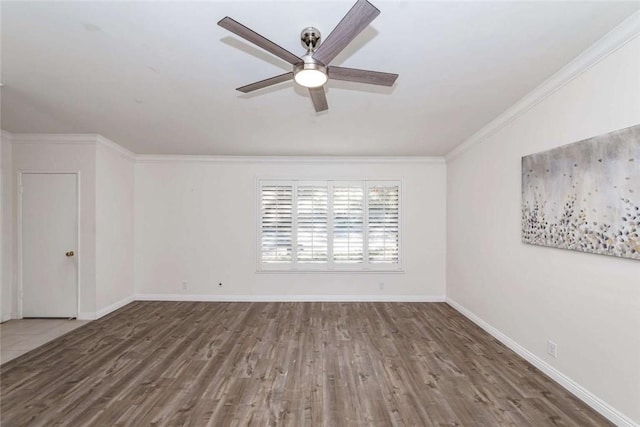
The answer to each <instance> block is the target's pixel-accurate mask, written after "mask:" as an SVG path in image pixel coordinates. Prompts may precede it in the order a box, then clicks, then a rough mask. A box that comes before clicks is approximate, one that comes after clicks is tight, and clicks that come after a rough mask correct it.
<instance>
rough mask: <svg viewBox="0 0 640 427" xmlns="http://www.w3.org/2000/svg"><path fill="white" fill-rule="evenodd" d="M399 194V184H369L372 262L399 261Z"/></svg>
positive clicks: (369, 227)
mask: <svg viewBox="0 0 640 427" xmlns="http://www.w3.org/2000/svg"><path fill="white" fill-rule="evenodd" d="M399 196H400V188H399V186H398V185H388V184H387V185H377V184H373V183H372V184H370V185H369V190H368V217H369V222H368V241H369V247H368V249H369V262H370V263H372V264H381V263H396V264H397V263H398V257H399V202H400V200H399V199H400V197H399Z"/></svg>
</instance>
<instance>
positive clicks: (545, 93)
mask: <svg viewBox="0 0 640 427" xmlns="http://www.w3.org/2000/svg"><path fill="white" fill-rule="evenodd" d="M638 35H640V12H636V13H634V14H633V15H631V16H630V17H629V18H627V19H626V20H624V21H623V22H622V23H621V24H620V25H618V26H617V27H615V28H614V29H613V30H611V31H609V32H608V33H607V34H605V35H604V37H602V38H601V39H600V40H598V41H597V42H596V43H594V44H593V45H592V46H590V47H589V48H587V49H586V50H585V51H584V52H582V53H581V54H580V55H578V56H577V57H576V58H574V59H573V60H572V61H571V62H569V63H568V64H567V65H565V66H564V67H562V68H561V69H560V70H559V71H557V72H556V73H555V74H553V75H552V76H551V77H549V78H548V79H546V80H545V81H543V82H542V83H541V84H540V85H538V86H537V87H536V88H535V89H533V90H532V91H531V92H529V93H528V94H527V95H525V96H524V98H522V99H520V100H519V101H518V102H516V103H515V104H514V105H512V106H511V107H510V108H508V109H507V110H506V111H505V112H503V113H502V114H500V115H499V116H498V117H496V118H495V119H493V120H492V121H491V122H489V124H487V125H486V126H484V127H483V128H481V129H480V130H479V131H477V132H476V133H474V134H473V135H472V136H470V137H469V138H468V139H466V140H465V141H464V142H462V143H461V144H460V145H458V146H456V147H455V148H454V149H453V150H451V151H449V153H447V154H446V155H445V159H446V161H447V162H449V161H451V160H453V159H454V158H456V157H457V156H458V155H460V154H462V153H463V152H465V151H467V150H468V149H469V148H471V147H473V146H474V145H476V144H479V143H482V142H483V141H485V140H486V139H487V138H488V137H490V136H492V135H494V134H495V133H497V132H498V131H500V130H501V129H502V128H504V127H506V126H507V125H509V124H510V123H511V122H513V121H514V120H516V119H517V118H518V117H520V116H521V115H522V114H524V113H526V112H527V111H529V110H530V109H531V108H533V107H534V106H536V105H537V104H538V103H540V102H542V101H543V100H544V99H546V98H547V97H549V96H551V95H552V94H553V93H555V92H556V91H557V90H559V89H561V88H562V87H563V86H565V85H566V84H568V83H570V82H571V81H572V80H574V79H575V78H576V77H578V76H580V75H581V74H583V73H584V72H585V71H587V70H588V69H590V68H591V67H593V66H594V65H596V64H597V63H599V62H600V61H602V60H603V59H605V58H606V57H607V56H609V55H611V54H612V53H613V52H615V51H617V50H618V49H620V48H621V47H623V46H624V45H626V44H627V43H629V42H630V41H631V40H633V39H635V38H636V37H638Z"/></svg>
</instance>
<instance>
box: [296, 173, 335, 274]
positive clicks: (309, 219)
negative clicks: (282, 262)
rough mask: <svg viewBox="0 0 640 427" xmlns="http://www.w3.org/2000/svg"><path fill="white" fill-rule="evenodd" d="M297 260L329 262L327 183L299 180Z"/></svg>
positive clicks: (302, 261) (297, 192)
mask: <svg viewBox="0 0 640 427" xmlns="http://www.w3.org/2000/svg"><path fill="white" fill-rule="evenodd" d="M296 194H297V211H296V213H297V217H296V221H297V233H296V236H297V238H296V243H297V261H298V262H299V263H326V262H327V240H328V237H327V231H328V224H327V222H328V215H327V214H328V207H327V203H328V190H327V183H326V182H324V183H318V184H314V183H305V182H298V185H297V191H296Z"/></svg>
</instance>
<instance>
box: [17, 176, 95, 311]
mask: <svg viewBox="0 0 640 427" xmlns="http://www.w3.org/2000/svg"><path fill="white" fill-rule="evenodd" d="M23 175H75V176H76V205H77V206H76V215H77V222H78V230H77V232H76V239H77V242H76V250H75V251H76V266H77V268H76V319H77V318H78V316H80V282H81V279H80V273H81V271H82V269H81V263H82V251H81V248H80V240H81V239H80V230H81V228H80V221H81V219H80V205H81V203H80V171H78V170H75V171H64V170H59V171H47V170H20V171H18V185H17V188H16V191H17V193H18V218H17V230H18V239H17V240H18V242H17V243H18V247H17V255H18V260H17V261H18V294H17V297H18V301H17V302H18V319H22V303H23V286H22V276H23V265H22V222H23V220H22V176H23Z"/></svg>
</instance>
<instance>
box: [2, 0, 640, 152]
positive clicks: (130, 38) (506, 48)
mask: <svg viewBox="0 0 640 427" xmlns="http://www.w3.org/2000/svg"><path fill="white" fill-rule="evenodd" d="M371 1H372V3H373V4H374V5H375V6H377V7H378V8H379V9H380V10H381V14H380V16H379V17H378V18H377V19H376V20H375V21H373V23H372V24H371V25H370V26H369V27H367V28H366V29H365V30H364V31H363V32H362V33H361V34H360V35H359V36H358V37H357V38H356V39H355V40H354V41H353V42H352V43H351V45H349V46H348V47H347V49H345V51H343V52H342V53H341V54H340V55H339V56H338V57H337V58H336V59H335V60H334V61H333V62H332V65H341V66H345V67H353V68H365V69H371V70H377V71H386V72H392V73H398V74H400V77H399V78H398V81H397V82H396V84H395V85H394V86H393V87H392V88H382V87H374V86H369V85H363V84H358V83H348V82H340V81H329V83H328V84H327V87H326V88H327V98H328V101H329V111H326V112H322V113H316V112H314V109H313V107H312V104H311V100H310V98H309V96H308V92H307V91H306V90H303V89H302V88H300V87H297V86H296V85H295V84H294V83H293V82H287V83H282V84H279V85H277V86H274V87H272V88H268V89H264V90H262V91H259V92H256V93H252V94H241V93H240V92H237V91H235V90H234V88H236V87H239V86H242V85H245V84H247V83H252V82H254V81H257V80H262V79H264V78H268V77H271V76H274V75H277V74H282V73H284V72H286V71H290V70H291V67H290V65H289V64H287V63H286V62H284V61H282V60H280V59H278V58H276V57H274V56H272V55H270V54H268V53H266V52H264V51H261V50H259V49H258V48H256V47H254V46H253V45H251V44H249V43H248V42H245V41H244V40H242V39H240V38H239V37H237V36H235V35H233V34H231V33H229V32H227V31H226V30H224V29H222V28H220V27H218V26H217V25H216V22H217V21H218V20H219V19H221V18H222V17H224V16H225V15H228V16H231V17H232V18H234V19H236V20H237V21H239V22H241V23H243V24H244V25H246V26H248V27H250V28H252V29H253V30H255V31H257V32H258V33H260V34H262V35H263V36H265V37H267V38H269V39H271V40H273V41H274V42H276V43H277V44H280V45H281V46H283V47H284V48H286V49H288V50H289V51H291V52H293V53H295V54H297V55H302V54H303V53H304V51H303V48H302V46H301V45H300V42H299V34H300V31H301V30H302V29H303V28H304V27H307V26H315V27H317V28H318V29H320V31H321V33H322V34H323V36H325V37H326V36H327V35H328V34H329V32H330V31H331V30H332V29H333V27H334V26H335V25H336V24H337V23H338V22H339V21H340V19H341V18H342V16H343V15H344V14H345V13H346V12H347V11H348V10H349V8H350V7H351V4H352V3H353V2H355V0H353V1H337V2H330V1H320V0H318V1H296V2H291V1H288V2H285V1H256V2H247V1H230V2H197V3H196V2H104V3H99V2H50V3H48V2H41V3H32V2H9V1H2V3H1V6H0V7H1V14H2V16H1V20H2V21H1V25H2V27H1V49H2V50H1V60H2V63H1V73H2V74H1V76H0V79H1V80H0V81H2V83H4V85H5V86H4V87H3V88H2V99H1V108H2V110H1V112H2V116H1V120H2V122H1V125H2V128H3V129H5V130H7V131H9V132H37V133H40V132H42V133H98V134H101V135H103V136H105V137H107V138H109V139H111V140H113V141H115V142H117V143H119V144H121V145H123V146H125V147H126V148H128V149H130V150H132V151H134V152H136V153H139V154H209V155H323V156H327V155H329V156H330V155H346V156H351V155H358V156H387V155H391V156H414V155H415V156H418V155H434V156H437V155H443V154H446V153H447V152H449V151H450V150H451V149H453V148H454V147H455V146H456V145H458V144H460V143H461V142H463V141H464V140H465V139H466V138H467V137H469V136H470V135H472V134H473V133H474V132H476V131H477V130H478V129H480V128H481V127H482V126H483V125H485V124H486V123H488V122H490V121H491V120H492V119H493V118H495V117H496V116H497V115H499V114H500V113H501V112H503V111H504V110H505V109H507V108H508V107H509V106H511V105H512V104H513V103H515V102H516V101H517V100H518V99H520V98H521V97H523V96H524V95H525V94H527V93H528V92H529V91H531V90H532V89H533V88H535V87H536V86H537V85H538V84H540V83H541V82H542V81H543V80H545V79H546V78H547V77H549V76H550V75H552V74H553V73H554V72H555V71H557V70H558V69H560V68H561V67H562V66H563V65H565V64H567V63H568V62H569V61H570V60H571V59H573V58H574V57H576V56H577V55H578V54H580V53H581V52H582V51H583V50H585V49H586V48H587V47H589V46H590V45H591V44H593V43H594V42H595V41H597V40H598V39H599V38H601V37H602V36H603V35H604V34H606V33H607V32H608V31H610V30H611V29H612V28H614V27H615V26H616V25H618V24H619V23H620V22H622V21H623V20H624V19H625V18H626V17H628V16H630V15H631V14H632V13H634V12H635V11H637V10H638V9H640V3H638V2H613V1H604V2H580V1H571V2H542V1H540V2H444V1H443V2H419V1H411V2H408V1H379V0H371Z"/></svg>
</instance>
